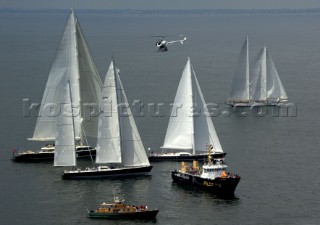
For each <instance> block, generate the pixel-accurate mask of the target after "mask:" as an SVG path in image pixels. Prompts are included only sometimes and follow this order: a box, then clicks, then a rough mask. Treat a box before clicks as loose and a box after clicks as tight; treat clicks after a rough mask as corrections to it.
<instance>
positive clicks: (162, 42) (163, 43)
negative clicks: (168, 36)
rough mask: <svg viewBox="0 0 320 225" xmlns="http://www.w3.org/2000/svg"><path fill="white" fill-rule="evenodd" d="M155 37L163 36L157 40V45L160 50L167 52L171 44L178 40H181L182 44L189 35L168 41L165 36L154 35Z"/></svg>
mask: <svg viewBox="0 0 320 225" xmlns="http://www.w3.org/2000/svg"><path fill="white" fill-rule="evenodd" d="M153 37H161V39H159V40H158V41H157V42H156V46H157V48H158V51H159V52H166V51H168V46H169V45H171V44H173V43H176V42H180V43H181V44H183V43H184V42H185V41H186V40H187V37H184V38H183V39H181V40H175V41H166V40H165V39H164V36H153Z"/></svg>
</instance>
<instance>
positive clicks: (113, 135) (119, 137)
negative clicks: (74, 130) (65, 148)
mask: <svg viewBox="0 0 320 225" xmlns="http://www.w3.org/2000/svg"><path fill="white" fill-rule="evenodd" d="M101 101H102V104H101V105H102V106H103V107H102V112H101V113H100V116H99V127H98V143H97V148H96V149H97V155H96V164H110V163H111V164H112V163H120V164H122V165H123V166H132V167H134V166H149V165H150V163H149V160H148V157H147V154H146V151H145V148H144V146H143V143H142V141H141V138H140V134H139V132H138V129H137V126H136V124H135V121H134V118H133V115H132V112H131V109H130V107H129V103H128V100H127V97H126V94H125V92H124V89H123V86H122V83H121V80H120V75H119V70H118V69H117V68H116V66H115V64H114V61H112V62H111V64H110V66H109V69H108V72H107V74H106V77H105V81H104V86H103V90H102V99H101Z"/></svg>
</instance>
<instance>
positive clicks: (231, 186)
mask: <svg viewBox="0 0 320 225" xmlns="http://www.w3.org/2000/svg"><path fill="white" fill-rule="evenodd" d="M211 148H212V146H211V145H209V146H208V160H207V161H206V162H205V163H204V164H203V165H202V166H199V161H193V164H192V166H188V165H187V163H185V162H182V163H181V169H180V170H174V171H172V172H171V177H172V179H173V181H174V182H177V183H179V184H183V185H190V186H193V187H196V188H200V189H203V190H206V191H210V192H212V193H215V194H217V195H221V196H229V197H232V196H233V195H234V191H235V189H236V187H237V185H238V183H239V181H240V176H238V175H236V174H232V173H230V172H227V171H226V170H227V165H226V163H225V161H224V158H223V159H212V157H211V154H210V149H211Z"/></svg>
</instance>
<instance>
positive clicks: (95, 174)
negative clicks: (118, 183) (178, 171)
mask: <svg viewBox="0 0 320 225" xmlns="http://www.w3.org/2000/svg"><path fill="white" fill-rule="evenodd" d="M151 169H152V166H142V167H123V168H116V169H109V170H101V171H96V170H94V171H90V170H81V171H78V172H72V173H70V172H63V173H62V175H61V176H62V179H64V180H83V179H106V178H112V177H119V176H139V175H146V174H148V173H149V172H150V171H151Z"/></svg>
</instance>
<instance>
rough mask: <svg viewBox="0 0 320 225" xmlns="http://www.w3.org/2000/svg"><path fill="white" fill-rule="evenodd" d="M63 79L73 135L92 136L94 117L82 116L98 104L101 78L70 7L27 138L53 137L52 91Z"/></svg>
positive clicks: (57, 89) (55, 105)
mask: <svg viewBox="0 0 320 225" xmlns="http://www.w3.org/2000/svg"><path fill="white" fill-rule="evenodd" d="M66 80H68V82H69V83H70V90H71V95H72V107H73V110H74V133H75V138H76V139H78V140H79V139H80V140H81V139H82V138H83V136H84V135H86V136H92V137H95V136H96V135H97V126H98V117H92V118H85V116H91V115H89V114H90V113H91V111H93V110H92V108H93V107H94V108H95V109H98V108H99V106H98V103H99V99H100V95H101V88H102V82H101V78H100V76H99V73H98V70H97V68H96V66H95V63H94V61H93V58H92V56H91V54H90V51H89V48H88V46H87V43H86V40H85V38H84V35H83V32H82V30H81V27H80V24H79V22H78V19H77V17H76V16H75V14H74V12H73V10H72V11H71V14H70V16H69V19H68V22H67V24H66V26H65V29H64V32H63V35H62V38H61V41H60V45H59V49H58V52H57V55H56V58H55V60H54V62H53V65H52V68H51V70H50V73H49V77H48V81H47V84H46V88H45V91H44V94H43V98H42V102H41V107H40V111H39V116H38V120H37V123H36V127H35V131H34V134H33V137H32V138H31V139H30V140H37V141H52V140H54V139H55V132H56V121H57V116H58V115H59V112H60V105H59V104H58V100H57V99H56V96H57V95H56V93H59V92H62V89H63V88H64V85H62V84H63V82H65V81H66ZM90 107H91V108H90Z"/></svg>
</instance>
